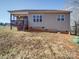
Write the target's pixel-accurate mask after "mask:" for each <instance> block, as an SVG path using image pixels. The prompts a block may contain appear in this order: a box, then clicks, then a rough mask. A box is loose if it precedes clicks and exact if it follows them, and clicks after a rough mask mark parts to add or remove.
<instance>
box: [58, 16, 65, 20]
mask: <svg viewBox="0 0 79 59" xmlns="http://www.w3.org/2000/svg"><path fill="white" fill-rule="evenodd" d="M64 18H65V17H64V15H58V18H57V20H58V21H64Z"/></svg>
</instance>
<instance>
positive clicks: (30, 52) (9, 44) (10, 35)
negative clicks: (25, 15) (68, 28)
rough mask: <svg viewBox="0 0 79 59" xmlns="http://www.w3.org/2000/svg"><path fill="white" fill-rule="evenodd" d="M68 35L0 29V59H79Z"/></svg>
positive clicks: (78, 50) (78, 51) (77, 51)
mask: <svg viewBox="0 0 79 59" xmlns="http://www.w3.org/2000/svg"><path fill="white" fill-rule="evenodd" d="M72 38H73V37H72V36H71V35H69V34H60V33H48V32H39V33H38V32H22V31H21V32H19V31H16V30H10V29H9V27H4V28H3V27H2V28H0V59H79V56H78V55H79V47H78V46H76V45H75V44H73V43H72V42H71V39H72Z"/></svg>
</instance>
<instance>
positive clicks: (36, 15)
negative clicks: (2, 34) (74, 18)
mask: <svg viewBox="0 0 79 59" xmlns="http://www.w3.org/2000/svg"><path fill="white" fill-rule="evenodd" d="M8 12H10V21H12V20H16V26H17V29H18V30H22V31H25V30H29V31H31V30H38V31H52V32H53V31H54V32H70V11H66V10H12V11H8ZM10 28H11V29H12V24H11V26H10Z"/></svg>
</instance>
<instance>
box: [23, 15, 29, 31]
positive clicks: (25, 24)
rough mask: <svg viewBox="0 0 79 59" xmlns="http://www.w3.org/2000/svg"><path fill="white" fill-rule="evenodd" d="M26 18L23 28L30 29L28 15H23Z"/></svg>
mask: <svg viewBox="0 0 79 59" xmlns="http://www.w3.org/2000/svg"><path fill="white" fill-rule="evenodd" d="M23 20H24V26H23V30H24V31H25V30H28V16H24V17H23Z"/></svg>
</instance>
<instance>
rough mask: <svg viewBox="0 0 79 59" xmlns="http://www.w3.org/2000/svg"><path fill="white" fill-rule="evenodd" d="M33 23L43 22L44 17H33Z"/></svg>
mask: <svg viewBox="0 0 79 59" xmlns="http://www.w3.org/2000/svg"><path fill="white" fill-rule="evenodd" d="M33 21H34V22H42V16H41V15H33Z"/></svg>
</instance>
